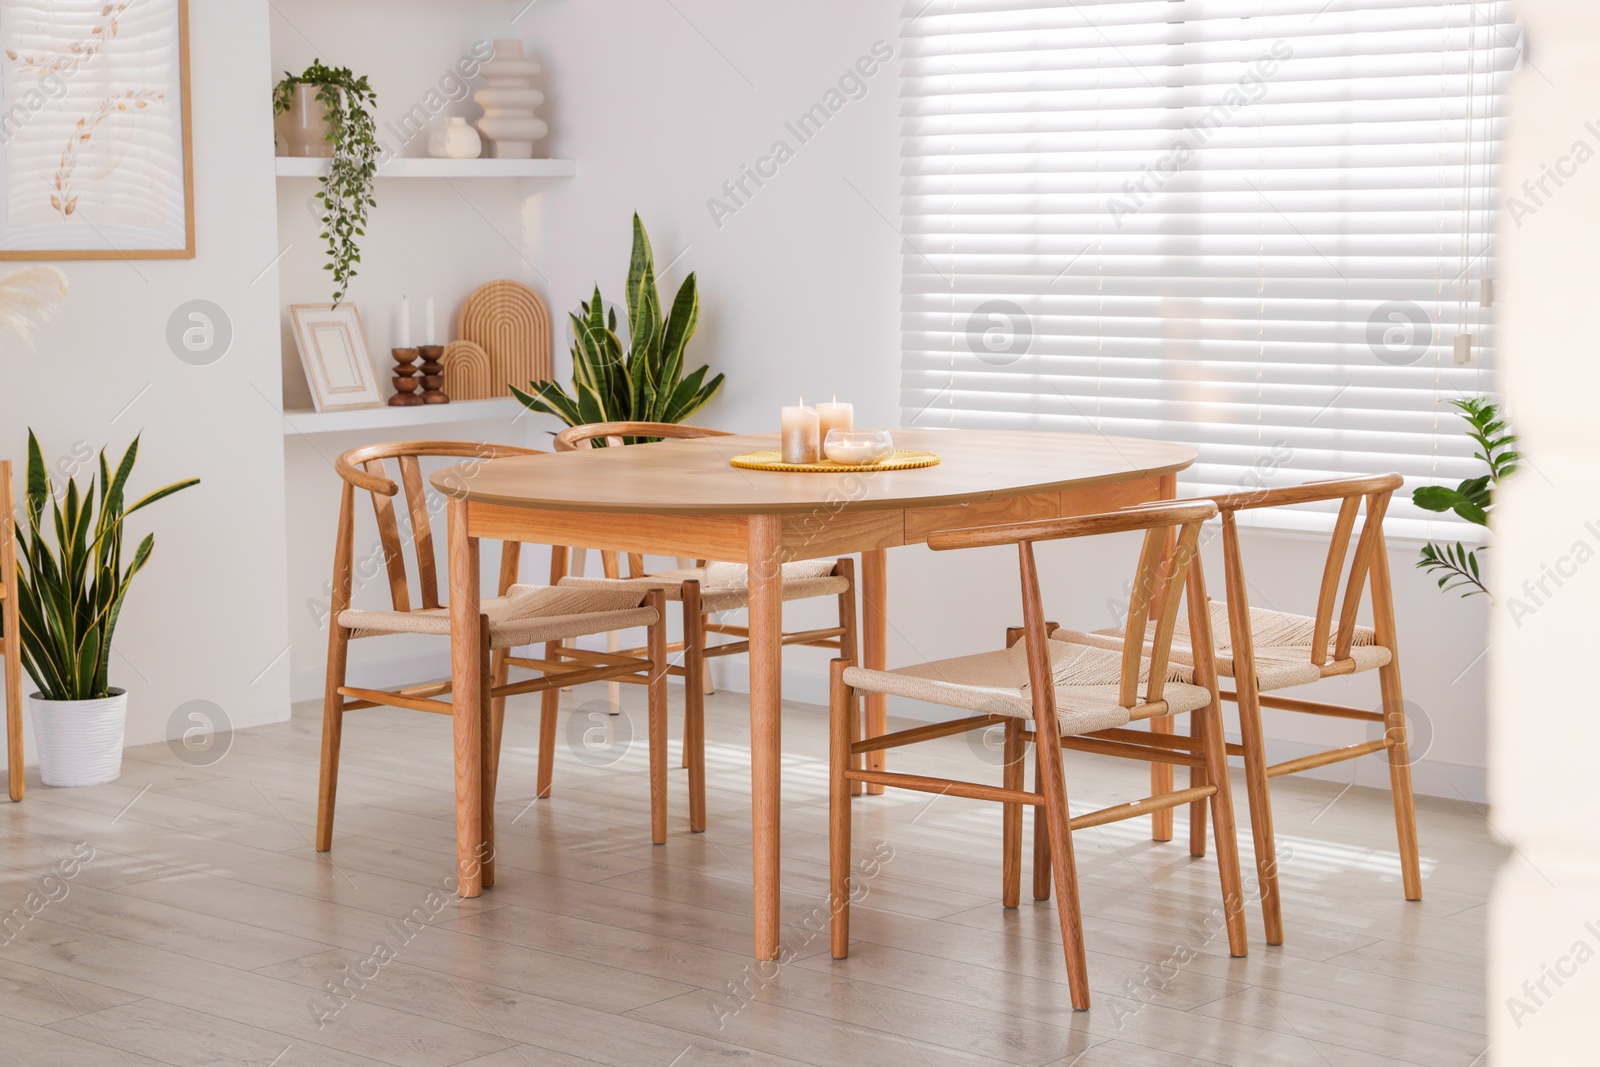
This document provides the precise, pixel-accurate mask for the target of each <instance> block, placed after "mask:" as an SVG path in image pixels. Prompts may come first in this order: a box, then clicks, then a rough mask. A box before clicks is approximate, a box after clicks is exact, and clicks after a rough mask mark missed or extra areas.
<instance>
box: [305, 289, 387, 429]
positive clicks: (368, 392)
mask: <svg viewBox="0 0 1600 1067" xmlns="http://www.w3.org/2000/svg"><path fill="white" fill-rule="evenodd" d="M289 312H290V314H291V315H292V316H293V317H294V343H295V347H297V348H298V349H299V350H300V365H301V366H303V367H304V368H305V371H306V382H307V384H309V385H310V386H311V402H312V403H313V404H314V405H315V406H316V409H317V410H318V411H339V410H342V409H344V408H368V407H376V406H379V405H382V403H383V391H382V390H381V389H380V388H379V387H378V375H377V372H376V371H375V370H374V368H373V366H372V356H371V354H370V353H369V352H368V351H367V337H366V334H365V333H364V332H363V331H362V329H361V314H360V313H359V312H358V311H356V309H355V306H354V305H352V304H340V305H339V306H338V307H334V306H333V305H332V304H295V305H294V306H292V307H291V308H290V309H289Z"/></svg>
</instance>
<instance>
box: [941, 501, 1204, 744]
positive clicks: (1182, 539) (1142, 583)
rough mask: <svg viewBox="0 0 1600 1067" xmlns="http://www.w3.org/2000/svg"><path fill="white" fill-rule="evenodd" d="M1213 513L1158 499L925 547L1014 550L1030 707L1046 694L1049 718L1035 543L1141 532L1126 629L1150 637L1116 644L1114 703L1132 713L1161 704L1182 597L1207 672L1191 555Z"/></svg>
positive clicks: (947, 537)
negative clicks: (1145, 663) (1145, 673)
mask: <svg viewBox="0 0 1600 1067" xmlns="http://www.w3.org/2000/svg"><path fill="white" fill-rule="evenodd" d="M1216 515H1217V508H1216V505H1215V504H1213V503H1212V502H1211V501H1209V500H1195V501H1185V502H1183V503H1170V502H1162V503H1156V504H1146V505H1140V506H1138V507H1131V508H1126V509H1124V510H1122V511H1115V512H1107V513H1105V514H1100V515H1081V516H1077V517H1074V518H1067V519H1042V520H1038V521H1034V522H1018V523H1007V524H1004V525H1000V526H985V527H979V528H976V529H970V530H948V531H942V532H939V533H935V534H932V535H931V536H929V538H928V547H929V548H931V549H934V550H935V551H944V550H947V549H953V548H976V547H981V546H992V545H1007V544H1014V545H1016V546H1017V547H1018V551H1019V553H1020V555H1021V561H1022V602H1023V604H1022V606H1023V622H1024V631H1025V635H1026V639H1027V641H1028V664H1029V683H1030V685H1031V686H1032V688H1033V691H1034V694H1035V697H1034V699H1035V701H1036V702H1037V701H1039V700H1041V699H1042V698H1045V695H1046V694H1048V697H1047V704H1048V707H1049V712H1050V714H1051V715H1053V714H1054V707H1055V686H1054V684H1053V672H1052V667H1051V661H1050V653H1049V649H1048V646H1047V641H1048V638H1049V634H1048V633H1047V632H1046V628H1047V624H1046V623H1045V621H1044V605H1043V602H1042V599H1041V595H1040V591H1039V578H1038V570H1037V567H1036V565H1035V562H1034V554H1033V546H1034V544H1035V543H1037V542H1040V541H1056V540H1061V539H1064V538H1073V537H1093V536H1098V535H1101V534H1112V533H1128V532H1132V531H1140V530H1142V531H1144V543H1143V545H1142V547H1141V548H1140V551H1139V560H1138V564H1137V566H1136V569H1135V571H1134V577H1133V594H1132V598H1131V601H1130V603H1129V607H1128V628H1127V630H1126V631H1125V632H1126V633H1127V634H1130V635H1137V634H1142V633H1144V632H1145V631H1146V628H1147V624H1148V623H1150V622H1151V621H1152V620H1153V621H1154V623H1155V632H1154V634H1153V635H1152V636H1151V639H1150V640H1149V641H1148V642H1141V641H1139V640H1138V639H1137V638H1136V637H1134V638H1131V639H1125V640H1123V641H1122V642H1121V655H1122V659H1121V669H1120V671H1119V683H1118V703H1119V704H1121V705H1122V706H1123V707H1125V708H1138V707H1140V706H1142V705H1147V704H1157V703H1160V702H1161V700H1162V694H1163V690H1164V687H1165V685H1166V680H1167V668H1168V665H1169V663H1170V661H1171V657H1172V638H1173V634H1174V632H1175V631H1176V629H1177V621H1178V605H1179V602H1180V600H1183V599H1187V600H1188V601H1189V625H1190V629H1191V631H1192V632H1191V639H1192V641H1193V642H1194V646H1195V652H1196V655H1195V661H1196V665H1197V667H1198V666H1199V665H1200V664H1202V663H1204V664H1206V665H1207V666H1208V667H1209V663H1210V651H1211V625H1210V618H1209V613H1208V611H1207V610H1206V608H1205V586H1204V581H1203V579H1202V578H1201V576H1200V567H1199V562H1198V560H1197V558H1196V557H1197V555H1198V549H1199V543H1200V527H1201V526H1202V525H1203V524H1204V523H1205V521H1206V520H1207V519H1211V518H1215V517H1216ZM1183 589H1186V590H1187V596H1186V598H1185V597H1180V596H1179V595H1178V591H1179V590H1183ZM1146 655H1148V656H1149V659H1150V669H1149V677H1148V681H1147V682H1146V686H1145V692H1144V694H1143V696H1142V697H1141V695H1140V693H1139V675H1140V673H1141V671H1140V667H1141V665H1142V664H1141V661H1142V659H1143V657H1144V656H1146ZM1206 673H1207V672H1205V671H1197V681H1204V680H1205V679H1203V678H1201V677H1199V675H1204V674H1206Z"/></svg>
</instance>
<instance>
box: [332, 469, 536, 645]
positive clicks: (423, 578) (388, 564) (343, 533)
mask: <svg viewBox="0 0 1600 1067" xmlns="http://www.w3.org/2000/svg"><path fill="white" fill-rule="evenodd" d="M541 454H542V453H540V452H539V451H538V450H537V449H532V448H516V447H513V446H510V445H491V444H483V443H479V442H474V441H397V442H393V443H390V444H381V445H367V446H365V447H363V448H353V449H351V450H350V451H348V452H346V453H344V454H343V455H342V456H340V457H339V458H338V459H337V460H335V461H334V469H335V470H337V471H338V472H339V477H341V478H343V479H344V490H343V496H342V498H341V500H340V504H339V535H338V545H337V547H336V549H335V553H334V575H333V586H334V595H333V602H334V605H335V610H334V615H335V617H337V615H338V612H339V611H341V610H343V608H344V607H346V606H348V603H349V599H350V584H351V580H352V566H353V556H354V548H355V545H354V541H355V491H356V490H357V489H361V490H364V491H365V492H367V493H369V494H370V495H371V496H372V510H373V514H374V515H375V516H376V518H377V520H378V538H379V543H380V545H381V547H382V552H383V561H384V566H385V569H386V570H387V572H388V577H389V597H390V600H391V601H392V603H393V604H394V610H396V611H411V610H413V608H412V604H411V592H410V588H409V586H408V584H407V580H406V560H405V544H404V539H403V538H402V537H401V534H400V524H399V522H398V520H397V519H396V517H395V501H394V498H395V497H396V496H397V495H398V494H399V492H400V488H401V486H404V487H405V503H406V510H407V513H408V514H409V515H410V518H411V531H412V538H411V542H412V550H413V552H414V553H415V555H416V560H417V581H418V589H419V591H420V592H421V597H422V603H421V604H420V605H419V607H420V608H421V609H424V610H426V609H429V608H437V607H439V606H440V605H439V577H438V571H437V568H436V567H435V565H434V558H433V557H434V542H433V523H432V517H431V515H430V514H429V510H428V496H427V486H426V485H425V484H424V482H423V480H422V465H421V463H420V461H421V460H423V459H427V458H430V457H444V458H456V459H460V458H465V459H476V460H491V459H502V458H505V457H508V456H535V455H541ZM388 460H395V461H397V463H398V466H399V470H400V482H399V484H398V485H397V484H396V483H395V482H394V481H393V480H391V479H390V478H389V476H388V473H387V470H386V468H385V463H386V461H388Z"/></svg>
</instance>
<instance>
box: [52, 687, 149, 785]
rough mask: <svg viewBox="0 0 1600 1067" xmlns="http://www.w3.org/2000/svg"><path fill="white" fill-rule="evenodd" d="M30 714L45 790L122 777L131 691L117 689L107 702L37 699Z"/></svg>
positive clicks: (108, 780) (94, 783) (96, 782)
mask: <svg viewBox="0 0 1600 1067" xmlns="http://www.w3.org/2000/svg"><path fill="white" fill-rule="evenodd" d="M28 708H29V710H30V711H31V712H32V717H33V740H34V744H35V746H36V747H37V749H38V752H39V777H40V779H42V780H43V781H44V784H45V785H53V786H77V785H104V784H105V783H106V782H114V781H116V780H117V779H118V778H119V777H121V775H122V735H123V728H124V727H125V726H126V725H127V722H128V691H127V690H125V689H113V690H111V695H110V696H109V697H106V698H104V699H102V700H45V699H44V698H42V697H41V696H39V694H38V693H35V694H33V695H32V696H31V697H29V698H28Z"/></svg>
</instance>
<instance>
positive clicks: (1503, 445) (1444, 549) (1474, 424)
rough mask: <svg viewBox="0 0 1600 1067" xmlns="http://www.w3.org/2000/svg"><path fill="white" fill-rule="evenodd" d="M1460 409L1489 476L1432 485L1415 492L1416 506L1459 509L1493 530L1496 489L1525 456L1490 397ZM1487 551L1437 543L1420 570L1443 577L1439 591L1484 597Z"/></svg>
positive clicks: (1468, 400)
mask: <svg viewBox="0 0 1600 1067" xmlns="http://www.w3.org/2000/svg"><path fill="white" fill-rule="evenodd" d="M1450 403H1451V404H1452V405H1454V406H1455V407H1456V408H1458V409H1460V411H1461V414H1462V417H1463V418H1465V419H1466V420H1467V436H1469V437H1471V438H1472V439H1473V441H1475V442H1477V445H1478V451H1477V452H1475V453H1473V454H1474V455H1475V456H1476V457H1477V458H1478V459H1481V460H1483V462H1484V463H1485V464H1486V465H1487V466H1488V468H1489V473H1488V474H1483V475H1479V476H1478V477H1476V478H1468V479H1467V480H1466V481H1464V482H1462V483H1461V484H1460V485H1458V486H1456V487H1455V488H1454V489H1451V488H1449V487H1447V486H1443V485H1427V486H1423V487H1422V488H1421V489H1418V490H1417V491H1416V492H1415V493H1412V494H1411V502H1412V503H1413V504H1415V505H1417V507H1419V508H1422V509H1423V510H1424V511H1437V512H1444V511H1453V512H1455V513H1456V514H1457V515H1459V516H1461V517H1462V518H1463V519H1466V520H1467V521H1468V522H1470V523H1474V524H1476V525H1478V526H1484V527H1487V526H1488V525H1489V513H1490V511H1491V509H1493V507H1494V490H1495V487H1496V486H1498V485H1499V484H1500V482H1501V480H1502V479H1504V478H1505V477H1506V476H1507V475H1509V474H1511V473H1512V472H1513V471H1515V470H1516V469H1517V461H1518V460H1519V459H1521V458H1522V457H1521V455H1520V454H1518V452H1517V451H1516V449H1515V447H1514V446H1515V445H1516V443H1517V435H1516V434H1514V433H1512V432H1511V430H1510V424H1509V423H1507V422H1506V420H1505V419H1504V418H1502V417H1501V415H1500V407H1499V405H1497V404H1496V403H1495V402H1494V401H1493V400H1491V399H1490V398H1489V397H1486V396H1469V397H1463V398H1462V399H1460V400H1452V401H1450ZM1487 551H1488V548H1487V547H1479V548H1471V549H1469V548H1467V547H1466V546H1465V545H1463V544H1462V543H1461V542H1460V541H1457V542H1456V543H1455V544H1454V545H1448V544H1444V545H1441V544H1435V543H1433V542H1432V541H1430V542H1428V543H1427V544H1425V545H1423V546H1422V558H1421V559H1419V560H1417V567H1418V568H1419V569H1420V570H1425V571H1427V572H1428V573H1430V574H1433V575H1435V576H1437V577H1438V579H1439V588H1440V589H1441V590H1444V591H1446V592H1450V591H1454V590H1463V592H1462V593H1461V595H1462V596H1463V597H1469V596H1473V595H1475V594H1478V593H1482V594H1483V595H1484V596H1488V595H1489V589H1488V587H1487V586H1485V585H1484V584H1483V576H1482V573H1481V570H1480V568H1479V566H1478V553H1480V552H1487Z"/></svg>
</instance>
